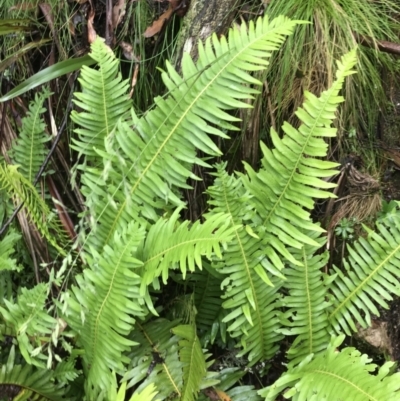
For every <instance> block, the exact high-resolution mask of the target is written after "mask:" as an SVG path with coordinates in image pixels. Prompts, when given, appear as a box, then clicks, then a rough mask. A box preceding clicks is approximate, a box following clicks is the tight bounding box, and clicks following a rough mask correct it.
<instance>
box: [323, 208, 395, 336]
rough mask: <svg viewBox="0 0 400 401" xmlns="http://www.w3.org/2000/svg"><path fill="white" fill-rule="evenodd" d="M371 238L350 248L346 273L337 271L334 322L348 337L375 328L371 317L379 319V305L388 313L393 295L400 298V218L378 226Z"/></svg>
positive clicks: (333, 298) (371, 232) (335, 270)
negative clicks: (377, 305) (375, 316)
mask: <svg viewBox="0 0 400 401" xmlns="http://www.w3.org/2000/svg"><path fill="white" fill-rule="evenodd" d="M368 231H369V235H368V238H367V239H365V238H363V237H360V238H359V239H358V240H357V241H356V242H355V243H354V245H353V246H350V245H349V246H348V247H347V249H348V252H349V256H348V257H347V258H346V259H344V267H345V270H344V271H341V270H340V269H338V268H337V267H335V266H334V267H333V271H332V273H333V272H335V273H336V274H335V276H336V278H335V279H334V280H333V284H332V287H331V289H332V292H333V294H334V296H333V297H332V303H333V306H332V309H331V311H330V321H331V323H332V325H333V326H334V328H335V329H336V330H337V331H338V332H340V330H341V329H343V330H344V332H345V333H346V334H348V335H351V332H352V331H357V328H356V322H358V323H359V324H360V325H361V326H362V327H363V328H366V327H368V326H370V325H371V314H374V315H377V316H379V310H378V308H377V307H376V306H375V303H377V304H379V305H380V306H381V307H383V308H385V309H388V308H389V306H388V303H387V301H391V300H392V299H393V298H392V295H391V294H395V295H397V296H399V295H400V285H399V279H398V278H399V277H400V267H399V266H400V216H399V215H397V216H396V217H395V218H392V219H386V220H383V221H382V222H381V223H377V231H376V232H374V231H371V230H368Z"/></svg>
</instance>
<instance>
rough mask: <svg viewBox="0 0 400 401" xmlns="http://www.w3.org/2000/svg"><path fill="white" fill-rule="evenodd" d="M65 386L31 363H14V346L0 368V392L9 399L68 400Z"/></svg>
mask: <svg viewBox="0 0 400 401" xmlns="http://www.w3.org/2000/svg"><path fill="white" fill-rule="evenodd" d="M67 390H68V389H67V388H64V387H62V386H60V385H57V384H55V383H54V380H53V373H52V371H51V370H47V369H35V368H33V367H32V366H31V365H28V364H26V365H16V364H15V348H14V346H13V347H12V348H11V351H10V354H9V356H8V360H7V362H6V363H5V364H4V365H3V366H1V369H0V394H1V396H2V397H1V398H2V399H5V398H3V396H5V397H7V399H9V400H33V399H34V400H37V401H60V400H63V401H68V400H69V399H70V398H68V397H67V396H66V394H67Z"/></svg>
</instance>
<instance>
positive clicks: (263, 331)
mask: <svg viewBox="0 0 400 401" xmlns="http://www.w3.org/2000/svg"><path fill="white" fill-rule="evenodd" d="M224 168H225V165H224V164H221V165H219V166H217V169H218V172H217V173H216V174H215V175H216V180H215V182H214V185H213V186H212V187H210V188H209V189H208V191H207V192H208V194H209V195H210V196H211V200H210V201H209V203H210V204H211V205H213V206H214V209H213V211H212V212H210V214H211V215H212V214H213V213H215V212H222V211H225V213H228V217H229V218H228V223H229V224H230V225H231V227H232V228H233V229H234V237H233V239H232V241H231V242H230V243H229V245H228V248H227V250H226V251H225V252H224V254H223V259H222V261H220V262H217V263H215V267H216V268H217V271H218V272H219V273H221V274H223V275H226V278H225V279H224V280H223V282H222V284H221V286H222V288H224V290H225V291H224V295H223V299H225V301H224V303H223V304H222V306H223V307H224V308H225V309H227V310H228V312H229V313H228V315H227V316H226V317H225V318H224V319H223V322H225V323H227V324H229V325H228V328H227V329H228V331H229V332H231V333H230V334H231V336H232V337H240V338H241V344H242V346H243V347H244V351H243V354H245V353H248V352H249V353H250V355H249V359H250V360H251V361H252V363H255V362H257V361H258V360H260V359H269V358H270V357H271V356H272V355H273V354H274V353H275V352H276V349H277V346H276V344H275V343H276V342H278V341H279V340H280V339H281V338H282V336H281V335H280V334H279V333H278V329H279V328H280V326H279V320H278V319H277V317H276V310H275V308H274V306H275V301H276V297H277V289H278V288H279V286H280V284H279V282H280V281H281V278H282V277H280V278H278V277H274V278H273V280H274V283H275V284H276V287H272V285H273V284H272V281H271V279H270V278H269V277H268V276H267V273H266V269H265V268H264V266H263V260H264V259H265V255H264V252H263V250H264V249H263V248H264V246H263V242H262V240H261V239H260V238H259V237H258V236H257V235H255V234H254V232H253V230H252V228H251V226H250V225H248V226H247V227H246V228H245V226H244V222H245V219H249V220H250V218H251V216H252V212H253V211H252V209H251V207H250V206H249V200H250V197H249V195H248V194H246V193H244V189H243V185H242V183H241V180H240V179H237V178H235V177H233V176H229V175H228V174H227V173H226V172H225V170H224ZM282 267H283V265H282ZM275 271H276V269H275Z"/></svg>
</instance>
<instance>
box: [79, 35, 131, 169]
mask: <svg viewBox="0 0 400 401" xmlns="http://www.w3.org/2000/svg"><path fill="white" fill-rule="evenodd" d="M89 56H90V57H91V58H92V59H93V60H95V61H96V62H97V63H98V66H97V67H96V68H89V67H87V66H83V67H82V69H81V74H80V78H79V82H80V84H81V87H82V92H75V93H74V95H75V99H74V103H75V104H76V105H77V106H78V107H79V108H80V109H82V111H81V112H77V111H76V110H73V111H72V113H71V118H72V120H73V121H74V122H75V123H76V124H78V125H79V126H80V127H81V128H76V129H75V132H76V133H77V134H78V138H77V139H73V143H74V145H72V148H73V149H76V150H77V152H79V155H84V156H85V164H86V165H89V166H90V165H91V166H98V164H99V165H100V166H101V165H102V164H101V161H102V157H101V156H100V155H99V153H98V152H99V151H100V152H101V151H104V150H105V138H107V136H109V135H110V134H111V132H112V131H113V130H114V129H115V125H116V123H117V121H118V120H119V119H120V118H124V117H127V114H129V113H127V112H128V110H129V109H130V107H131V102H130V100H129V97H128V90H129V85H128V81H127V80H124V81H123V80H122V78H121V73H120V72H119V61H118V59H117V58H116V57H115V54H114V52H113V51H112V50H111V49H110V48H109V47H108V46H106V45H105V44H104V40H103V39H101V38H99V37H97V39H96V40H95V41H94V42H93V43H92V45H91V52H90V53H89Z"/></svg>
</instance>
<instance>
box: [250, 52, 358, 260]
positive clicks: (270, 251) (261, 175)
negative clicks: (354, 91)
mask: <svg viewBox="0 0 400 401" xmlns="http://www.w3.org/2000/svg"><path fill="white" fill-rule="evenodd" d="M355 63H356V51H355V50H353V51H352V52H350V53H348V54H347V55H346V56H344V57H343V58H342V60H341V61H340V62H338V70H337V73H336V81H335V82H334V83H333V85H332V87H331V88H330V89H328V90H327V91H325V92H323V93H322V95H321V97H320V98H317V97H316V96H314V95H312V94H311V93H308V92H306V93H305V98H306V101H305V103H304V105H303V108H300V109H298V110H297V112H296V115H297V117H298V118H299V119H300V121H301V122H302V124H301V126H300V127H299V129H295V128H294V127H292V126H291V125H290V124H288V123H285V124H284V125H283V127H282V130H283V132H284V133H285V135H284V137H283V139H280V138H279V136H278V134H277V133H276V132H275V131H274V130H273V129H272V130H271V139H272V142H273V145H274V149H273V150H271V149H269V148H267V147H266V146H265V145H263V144H261V148H262V151H263V158H262V161H261V162H262V168H261V169H260V171H258V172H255V171H254V170H253V169H252V168H251V166H249V165H247V164H246V173H247V174H246V175H244V176H243V182H244V185H245V187H246V189H247V190H248V191H249V192H250V194H251V195H252V196H253V197H252V198H251V200H250V201H251V202H252V203H253V204H254V207H255V208H256V210H257V212H258V214H259V216H260V218H261V219H262V222H263V223H262V224H261V225H259V228H258V230H257V233H258V235H259V236H260V237H262V238H263V241H264V242H265V244H266V250H265V252H266V254H267V256H268V259H269V261H270V263H271V264H272V265H275V262H274V261H275V260H276V259H277V258H279V256H278V254H281V255H282V256H283V257H284V258H286V259H288V260H289V261H290V262H291V263H293V264H299V262H298V261H296V259H295V258H293V257H292V256H291V255H290V253H289V252H288V250H287V247H288V246H290V247H293V248H298V249H300V248H301V247H302V246H303V244H309V245H314V246H317V245H318V244H317V243H316V241H315V240H313V239H312V238H310V237H309V236H307V235H306V234H304V233H303V230H309V231H319V232H321V231H323V230H322V229H321V227H319V226H317V225H316V224H313V223H312V222H311V219H310V214H309V210H311V209H312V208H313V205H314V199H318V198H329V197H333V196H334V195H333V194H332V193H330V192H328V191H326V190H327V189H329V188H332V187H333V186H334V185H335V184H331V183H328V182H326V181H324V180H322V179H321V178H323V177H328V176H331V175H333V174H335V173H336V172H335V170H332V168H334V167H335V166H336V165H335V164H334V163H331V162H327V161H324V160H321V159H317V157H324V156H326V153H327V147H328V145H327V143H326V142H325V141H324V138H328V137H331V136H335V134H336V129H334V128H330V126H331V123H332V121H333V120H334V118H335V111H336V108H337V106H338V104H340V103H341V102H342V101H343V98H342V97H341V96H339V91H340V90H341V88H342V86H343V82H344V79H345V77H347V76H348V75H350V74H352V73H353V71H352V70H351V69H352V68H353V66H354V65H355ZM275 267H277V266H275Z"/></svg>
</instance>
